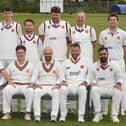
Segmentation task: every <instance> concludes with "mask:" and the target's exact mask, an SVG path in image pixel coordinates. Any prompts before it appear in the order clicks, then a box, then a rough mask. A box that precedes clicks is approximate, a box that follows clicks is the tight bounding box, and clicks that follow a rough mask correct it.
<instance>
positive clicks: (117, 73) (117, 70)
mask: <svg viewBox="0 0 126 126" xmlns="http://www.w3.org/2000/svg"><path fill="white" fill-rule="evenodd" d="M114 67H115V79H116V82H119V83H121V84H123V73H122V71H121V70H120V67H119V65H117V64H116V65H114Z"/></svg>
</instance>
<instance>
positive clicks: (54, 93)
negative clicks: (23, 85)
mask: <svg viewBox="0 0 126 126" xmlns="http://www.w3.org/2000/svg"><path fill="white" fill-rule="evenodd" d="M43 55H44V58H43V61H42V63H41V64H39V65H38V66H37V67H36V70H35V72H34V74H33V77H32V83H35V91H34V101H33V102H34V117H35V121H40V118H41V104H40V103H41V97H42V96H44V95H46V94H48V95H50V96H51V97H52V104H51V121H54V122H55V121H56V120H57V116H58V110H59V88H60V82H61V81H62V80H64V79H63V74H62V69H61V65H60V63H58V62H57V61H55V60H54V59H53V51H52V48H50V47H45V48H44V51H43ZM37 81H38V83H37Z"/></svg>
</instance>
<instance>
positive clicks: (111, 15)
mask: <svg viewBox="0 0 126 126" xmlns="http://www.w3.org/2000/svg"><path fill="white" fill-rule="evenodd" d="M111 17H116V19H117V21H119V17H118V15H117V14H110V15H109V16H108V21H109V20H110V18H111Z"/></svg>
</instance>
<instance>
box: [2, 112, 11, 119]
mask: <svg viewBox="0 0 126 126" xmlns="http://www.w3.org/2000/svg"><path fill="white" fill-rule="evenodd" d="M1 119H3V120H9V119H11V115H10V114H9V113H7V114H4V115H3V117H2V118H1Z"/></svg>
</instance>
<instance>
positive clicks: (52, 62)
mask: <svg viewBox="0 0 126 126" xmlns="http://www.w3.org/2000/svg"><path fill="white" fill-rule="evenodd" d="M54 62H55V61H54V59H52V60H51V61H50V63H49V64H48V65H51V64H54ZM42 63H44V64H45V65H47V63H46V61H45V58H43V59H42Z"/></svg>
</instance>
